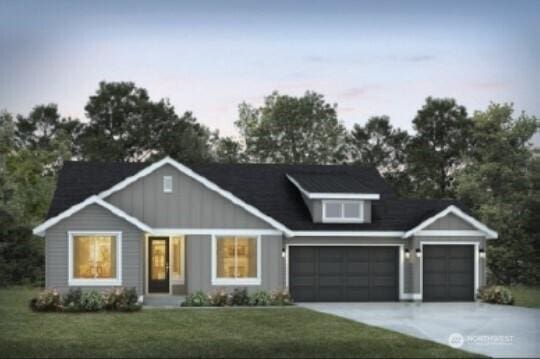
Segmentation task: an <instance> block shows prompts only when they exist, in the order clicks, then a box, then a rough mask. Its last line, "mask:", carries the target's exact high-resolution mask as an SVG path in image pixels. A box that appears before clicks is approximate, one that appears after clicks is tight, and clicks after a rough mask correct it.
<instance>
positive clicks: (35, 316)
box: [0, 288, 472, 358]
mask: <svg viewBox="0 0 540 359" xmlns="http://www.w3.org/2000/svg"><path fill="white" fill-rule="evenodd" d="M35 293H36V290H33V289H26V288H11V289H0V353H1V354H0V356H1V357H2V358H11V357H39V358H44V357H55V358H57V357H69V358H80V357H91V358H96V357H137V358H145V357H154V358H158V357H159V358H163V357H176V358H178V357H181V358H186V357H207V358H208V357H209V358H214V357H226V358H247V357H249V358H254V357H265V358H287V357H294V358H301V357H304V358H306V357H307V358H322V357H339V358H345V357H354V358H360V357H381V358H395V357H430V358H432V357H444V358H453V357H456V358H457V357H470V356H472V354H470V353H466V352H463V351H459V350H454V349H451V348H450V347H446V346H444V345H440V344H436V343H433V342H429V341H425V340H420V339H415V338H411V337H408V336H405V335H402V334H398V333H395V332H391V331H388V330H384V329H379V328H375V327H370V326H367V325H362V324H358V323H355V322H352V321H349V320H346V319H341V318H338V317H334V316H331V315H326V314H321V313H316V312H313V311H310V310H308V309H303V308H291V307H289V308H270V309H233V308H228V309H182V310H180V309H179V310H156V309H154V310H150V309H148V310H143V311H142V312H137V313H97V314H92V313H84V314H68V313H33V312H31V311H30V310H29V309H28V301H29V300H30V298H31V297H32V296H33V295H34V294H35Z"/></svg>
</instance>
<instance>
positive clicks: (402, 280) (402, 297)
mask: <svg viewBox="0 0 540 359" xmlns="http://www.w3.org/2000/svg"><path fill="white" fill-rule="evenodd" d="M290 246H294V247H398V248H399V263H398V265H399V300H405V299H406V298H405V293H404V289H405V273H404V269H405V255H404V251H405V245H404V244H399V243H398V244H395V243H354V244H350V243H323V244H321V243H286V244H285V253H286V257H285V276H286V277H285V288H287V290H289V266H290V261H289V253H290V252H289V247H290Z"/></svg>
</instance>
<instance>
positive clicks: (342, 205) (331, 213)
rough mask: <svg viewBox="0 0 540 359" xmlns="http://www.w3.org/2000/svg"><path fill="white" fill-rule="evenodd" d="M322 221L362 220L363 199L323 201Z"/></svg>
mask: <svg viewBox="0 0 540 359" xmlns="http://www.w3.org/2000/svg"><path fill="white" fill-rule="evenodd" d="M322 219H323V222H324V223H361V222H364V201H344V200H340V201H337V200H333V201H328V200H326V201H323V216H322Z"/></svg>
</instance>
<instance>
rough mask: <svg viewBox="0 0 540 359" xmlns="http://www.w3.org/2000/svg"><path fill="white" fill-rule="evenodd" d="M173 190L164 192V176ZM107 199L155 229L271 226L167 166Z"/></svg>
mask: <svg viewBox="0 0 540 359" xmlns="http://www.w3.org/2000/svg"><path fill="white" fill-rule="evenodd" d="M164 176H171V177H172V179H173V192H172V193H164V192H163V177H164ZM106 200H107V201H109V202H110V203H112V204H114V205H115V206H117V207H119V208H121V209H122V210H123V211H125V212H126V213H129V214H130V215H132V216H134V217H136V218H138V219H140V220H141V221H143V222H144V223H146V224H148V225H149V226H151V227H154V228H272V227H271V226H269V225H268V224H267V223H266V222H264V221H262V220H261V219H259V218H257V217H255V216H253V215H252V214H251V213H249V212H247V211H246V210H245V209H243V208H241V207H239V206H238V205H235V204H233V203H232V202H231V201H230V200H228V199H226V198H224V197H223V196H222V195H220V194H218V193H216V192H214V191H211V190H209V189H208V188H206V187H205V186H203V185H202V184H201V183H199V182H198V181H196V180H194V179H192V178H191V177H188V176H186V175H184V174H183V173H181V172H180V171H178V170H177V169H176V168H174V167H172V166H170V165H166V166H163V167H161V168H159V169H157V170H156V171H155V172H153V173H151V174H149V175H148V176H146V177H143V178H141V179H139V180H138V181H136V182H134V183H132V184H130V185H129V186H127V187H126V188H124V189H122V190H120V191H118V192H116V193H113V194H112V195H110V196H109V197H108V198H106Z"/></svg>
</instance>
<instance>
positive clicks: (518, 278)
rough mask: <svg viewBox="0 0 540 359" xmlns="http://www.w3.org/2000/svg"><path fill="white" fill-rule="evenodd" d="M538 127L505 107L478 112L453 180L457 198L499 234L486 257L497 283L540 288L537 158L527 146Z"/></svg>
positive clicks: (539, 166) (539, 163)
mask: <svg viewBox="0 0 540 359" xmlns="http://www.w3.org/2000/svg"><path fill="white" fill-rule="evenodd" d="M539 125H540V123H539V121H538V119H536V118H535V117H529V116H526V115H525V114H521V115H520V116H518V117H517V118H516V117H514V116H513V108H512V106H511V105H507V104H504V105H498V104H491V105H490V106H489V107H488V109H487V110H486V111H484V112H476V113H475V114H474V116H473V128H472V134H471V149H470V151H469V154H468V156H467V158H466V166H464V168H462V169H461V170H460V171H459V172H458V174H457V178H456V191H457V194H458V196H459V198H460V199H462V200H463V201H464V202H465V203H466V204H467V205H468V206H469V207H470V208H471V209H472V210H474V212H475V213H476V214H477V215H478V216H479V218H480V219H481V220H482V221H483V222H484V223H486V224H488V225H489V226H490V227H492V228H494V229H495V230H497V231H498V232H499V239H497V240H494V241H490V242H489V252H488V266H489V268H490V270H491V274H492V276H493V277H494V278H495V280H496V281H497V282H499V283H506V284H510V283H529V284H538V283H539V282H540V273H539V268H540V266H539V264H540V263H539V248H540V246H539V240H540V239H539V233H540V229H539V227H538V226H539V223H540V218H539V213H540V212H539V211H538V209H539V208H540V188H539V186H540V181H539V180H540V158H538V157H535V156H533V154H532V151H531V148H530V144H529V143H530V140H531V138H532V136H533V135H534V133H535V132H536V131H537V130H538V128H539Z"/></svg>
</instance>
